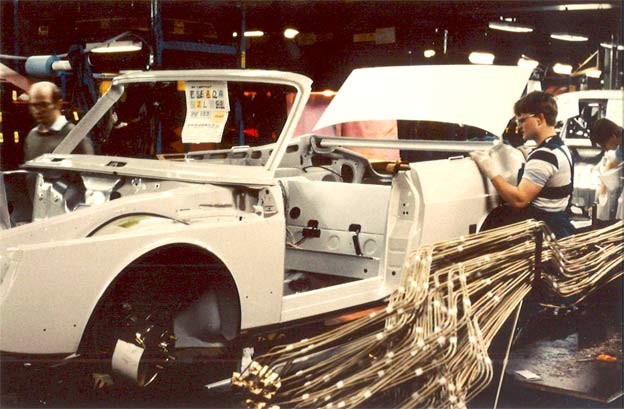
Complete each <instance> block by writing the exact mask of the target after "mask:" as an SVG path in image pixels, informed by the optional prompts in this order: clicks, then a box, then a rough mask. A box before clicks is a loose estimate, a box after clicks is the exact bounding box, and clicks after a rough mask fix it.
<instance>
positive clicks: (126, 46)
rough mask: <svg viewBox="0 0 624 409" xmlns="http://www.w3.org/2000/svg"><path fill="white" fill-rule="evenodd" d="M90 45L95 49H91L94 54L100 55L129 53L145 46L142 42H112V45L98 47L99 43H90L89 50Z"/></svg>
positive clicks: (106, 44) (105, 44)
mask: <svg viewBox="0 0 624 409" xmlns="http://www.w3.org/2000/svg"><path fill="white" fill-rule="evenodd" d="M89 45H91V46H92V47H94V48H91V49H90V50H91V52H92V53H99V54H105V53H127V52H131V51H139V50H140V49H141V48H142V47H143V44H141V43H140V42H134V41H112V42H110V43H104V44H101V45H97V43H95V44H91V43H90V44H87V49H89Z"/></svg>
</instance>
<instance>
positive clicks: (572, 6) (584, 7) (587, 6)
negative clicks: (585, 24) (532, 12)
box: [557, 3, 613, 11]
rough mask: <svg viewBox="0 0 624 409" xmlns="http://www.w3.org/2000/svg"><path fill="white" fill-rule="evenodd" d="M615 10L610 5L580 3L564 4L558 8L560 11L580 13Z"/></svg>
mask: <svg viewBox="0 0 624 409" xmlns="http://www.w3.org/2000/svg"><path fill="white" fill-rule="evenodd" d="M611 8H613V5H612V4H609V3H580V4H562V5H560V6H557V10H560V11H578V10H607V9H611Z"/></svg>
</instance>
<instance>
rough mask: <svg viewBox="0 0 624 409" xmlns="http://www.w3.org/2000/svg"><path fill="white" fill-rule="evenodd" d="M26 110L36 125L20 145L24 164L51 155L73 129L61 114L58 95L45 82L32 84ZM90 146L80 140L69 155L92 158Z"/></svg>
mask: <svg viewBox="0 0 624 409" xmlns="http://www.w3.org/2000/svg"><path fill="white" fill-rule="evenodd" d="M28 94H29V100H28V107H29V109H30V113H31V115H32V116H33V118H34V119H35V121H37V126H35V127H34V128H33V129H31V130H30V132H29V133H28V136H26V140H25V142H24V161H25V162H26V161H29V160H31V159H34V158H36V157H38V156H40V155H43V154H44V153H51V152H52V151H54V149H55V148H56V146H57V145H58V144H59V143H60V142H61V141H62V140H63V138H65V136H66V135H67V134H68V133H69V131H71V129H72V128H73V127H74V124H72V123H71V122H69V121H68V120H67V119H66V118H65V116H63V115H62V114H61V91H60V90H59V88H58V87H57V86H56V84H54V83H52V82H48V81H41V82H36V83H34V84H33V85H32V86H31V87H30V90H29V92H28ZM93 152H94V150H93V145H92V144H91V141H90V140H89V139H88V138H85V139H83V140H82V142H81V143H80V145H78V147H76V149H75V150H74V152H73V153H83V154H93Z"/></svg>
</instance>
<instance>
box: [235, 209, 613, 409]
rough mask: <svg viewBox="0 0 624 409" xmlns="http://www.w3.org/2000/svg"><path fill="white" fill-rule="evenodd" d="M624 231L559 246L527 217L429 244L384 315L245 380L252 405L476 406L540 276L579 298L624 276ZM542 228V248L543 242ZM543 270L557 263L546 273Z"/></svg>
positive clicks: (240, 380)
mask: <svg viewBox="0 0 624 409" xmlns="http://www.w3.org/2000/svg"><path fill="white" fill-rule="evenodd" d="M621 229H622V224H621V223H619V224H617V225H613V226H611V227H609V228H606V229H603V230H600V231H596V232H590V233H586V234H582V235H578V236H576V237H571V238H568V239H565V240H562V241H560V242H557V241H555V240H554V239H553V238H552V237H551V235H550V234H548V232H547V230H545V228H544V225H543V224H541V223H538V222H535V221H526V222H521V223H517V224H514V225H510V226H505V227H502V228H499V229H496V230H491V231H487V232H483V233H479V234H475V235H470V236H466V237H460V238H459V239H457V240H451V241H448V242H443V243H437V244H434V245H431V246H424V247H421V248H420V249H418V250H417V251H415V252H413V253H412V254H410V255H409V257H408V258H407V260H408V261H407V262H406V264H405V266H404V268H403V272H402V276H401V283H400V286H399V287H398V289H397V290H396V291H395V292H394V294H393V295H392V297H391V299H390V302H389V304H388V306H387V307H386V309H385V310H384V311H382V312H374V313H371V314H370V315H369V316H367V317H364V318H362V319H359V320H356V321H353V322H351V323H349V324H346V325H344V326H342V327H339V328H336V329H334V330H332V331H330V332H327V333H324V334H321V335H319V336H317V337H315V338H311V339H304V340H301V341H299V342H298V343H295V344H290V345H283V346H279V347H275V348H273V349H272V350H271V351H269V353H267V354H265V355H263V356H260V357H258V358H257V360H256V362H255V363H254V370H253V371H251V372H253V373H251V372H250V373H249V374H246V373H243V374H242V375H241V374H235V377H234V383H235V384H238V385H239V386H241V387H243V388H244V389H245V390H247V391H248V392H249V399H248V401H247V402H248V405H249V406H251V407H264V406H268V407H288V408H290V407H328V408H331V407H334V408H336V407H337V408H348V407H357V406H358V405H360V404H362V403H363V402H365V401H367V400H370V399H379V398H380V397H383V396H384V393H388V391H401V393H400V394H399V395H401V394H402V396H403V399H402V401H399V404H398V405H397V406H398V407H403V408H411V407H425V406H426V407H456V408H463V407H466V403H467V402H469V401H470V399H472V398H473V397H474V396H475V395H476V394H477V393H479V392H480V391H481V390H482V389H483V388H485V387H486V386H487V385H488V384H489V383H490V381H491V379H492V362H491V361H490V359H489V357H488V355H487V349H488V347H489V345H490V343H491V341H492V339H493V338H494V336H495V335H496V334H497V333H498V331H499V330H500V329H501V327H502V326H503V323H504V322H505V321H506V320H507V318H508V317H509V316H510V315H511V314H512V313H513V311H514V310H515V309H516V307H517V306H518V305H519V303H520V302H521V301H522V300H523V298H524V297H525V296H526V295H527V294H528V293H529V292H530V291H531V289H532V285H533V282H534V280H535V278H536V277H540V276H541V277H543V278H544V281H545V282H547V283H548V285H547V286H546V287H547V288H549V289H551V290H552V291H554V292H555V293H556V294H557V295H559V296H567V295H570V294H578V293H582V292H587V291H590V290H592V289H593V288H595V287H596V286H598V285H600V284H602V283H604V282H608V281H609V280H611V279H612V277H613V276H615V275H621V274H622V271H621V264H622V255H621V254H622V236H621V234H620V235H619V236H618V234H617V233H616V232H618V231H621ZM542 234H543V235H544V236H545V238H546V239H545V241H544V245H543V248H544V251H543V252H542V253H541V254H539V253H537V252H536V250H539V248H538V246H536V242H537V241H536V240H534V239H535V237H536V235H542ZM540 237H541V236H540ZM596 246H600V248H601V249H603V251H602V252H600V253H603V254H602V255H596V254H593V253H594V252H596ZM536 255H537V256H538V258H536ZM538 259H539V260H541V263H536V261H537V260H538ZM618 260H619V261H618ZM587 262H590V263H592V265H591V266H586V267H587V268H586V269H582V268H581V266H582V265H583V264H585V263H587ZM594 263H595V265H594ZM618 263H619V264H618ZM535 266H538V267H544V266H546V267H544V268H543V271H542V274H541V275H540V274H535V271H534V268H535ZM552 266H556V267H557V268H556V270H553V268H552ZM614 266H620V268H619V271H616V272H615V273H614V272H613V267H614ZM616 270H617V268H616ZM608 274H611V275H608ZM383 323H385V325H384V326H383V327H381V325H382V324H383ZM248 372H249V371H248ZM267 374H270V375H267ZM275 374H279V377H276V376H275ZM267 376H270V377H271V380H272V382H269V381H268V380H267ZM277 383H279V387H278V388H276V384H277ZM268 384H270V385H271V386H270V387H268V386H267V387H263V385H268ZM269 391H270V393H268V392H269ZM405 391H409V392H405ZM395 397H396V394H395Z"/></svg>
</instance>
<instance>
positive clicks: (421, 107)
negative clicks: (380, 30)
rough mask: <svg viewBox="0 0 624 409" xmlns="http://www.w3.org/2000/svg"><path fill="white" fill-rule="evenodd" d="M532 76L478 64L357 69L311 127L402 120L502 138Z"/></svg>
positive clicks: (520, 69) (514, 69)
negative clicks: (471, 128)
mask: <svg viewBox="0 0 624 409" xmlns="http://www.w3.org/2000/svg"><path fill="white" fill-rule="evenodd" d="M531 72H532V69H530V68H523V67H515V66H479V65H426V66H401V67H376V68H362V69H357V70H354V71H353V72H352V73H351V75H350V76H349V77H348V78H347V80H346V81H345V83H344V84H343V85H342V87H341V88H340V90H339V91H338V93H337V94H336V97H335V98H334V99H333V100H332V102H331V103H330V104H329V106H328V107H327V109H326V110H325V112H324V113H323V115H322V116H321V118H320V119H319V121H318V122H317V124H316V126H315V129H321V128H324V127H326V126H331V125H336V124H339V123H345V122H356V121H368V120H392V119H403V120H424V121H437V122H449V123H458V124H464V125H471V126H475V127H478V128H481V129H483V130H485V131H488V132H490V133H492V134H493V135H496V136H501V134H502V133H503V131H504V130H505V127H506V126H507V123H508V122H509V118H511V117H512V116H513V103H514V102H515V101H516V100H517V99H518V98H520V97H521V96H522V92H523V91H524V88H525V86H526V84H527V81H528V79H529V76H530V75H531ZM466 101H474V103H466Z"/></svg>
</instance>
